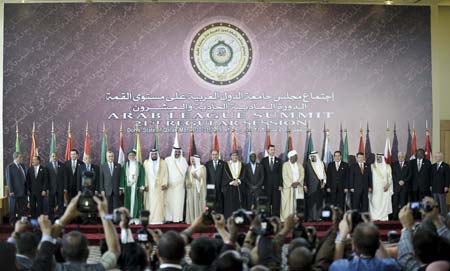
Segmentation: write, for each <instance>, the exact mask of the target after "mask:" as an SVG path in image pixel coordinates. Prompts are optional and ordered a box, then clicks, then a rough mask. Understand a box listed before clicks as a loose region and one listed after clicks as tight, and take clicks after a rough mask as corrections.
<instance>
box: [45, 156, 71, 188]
mask: <svg viewBox="0 0 450 271" xmlns="http://www.w3.org/2000/svg"><path fill="white" fill-rule="evenodd" d="M56 167H57V168H56V170H55V168H54V167H53V162H50V163H48V165H47V172H48V190H49V191H50V193H56V192H59V193H62V192H64V190H67V178H66V170H65V168H64V164H63V163H62V162H60V161H57V162H56Z"/></svg>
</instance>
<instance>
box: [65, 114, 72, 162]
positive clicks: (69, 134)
mask: <svg viewBox="0 0 450 271" xmlns="http://www.w3.org/2000/svg"><path fill="white" fill-rule="evenodd" d="M71 149H73V141H72V130H71V129H70V121H69V126H68V127H67V144H66V154H65V155H64V159H65V160H66V161H69V160H70V150H71Z"/></svg>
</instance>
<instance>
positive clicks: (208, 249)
mask: <svg viewBox="0 0 450 271" xmlns="http://www.w3.org/2000/svg"><path fill="white" fill-rule="evenodd" d="M214 244H215V243H214V242H213V240H211V238H208V237H204V236H202V237H199V238H196V239H194V241H192V243H191V250H190V251H189V257H190V258H191V260H192V263H194V264H196V265H206V266H210V265H211V264H212V263H213V262H214V260H215V259H216V257H217V255H216V246H215V245H214Z"/></svg>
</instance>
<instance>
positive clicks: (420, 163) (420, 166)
mask: <svg viewBox="0 0 450 271" xmlns="http://www.w3.org/2000/svg"><path fill="white" fill-rule="evenodd" d="M421 168H422V160H419V171H420V169H421Z"/></svg>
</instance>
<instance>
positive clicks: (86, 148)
mask: <svg viewBox="0 0 450 271" xmlns="http://www.w3.org/2000/svg"><path fill="white" fill-rule="evenodd" d="M86 155H89V156H91V136H90V135H89V123H87V122H86V135H85V136H84V153H83V161H84V159H85V158H86Z"/></svg>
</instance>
